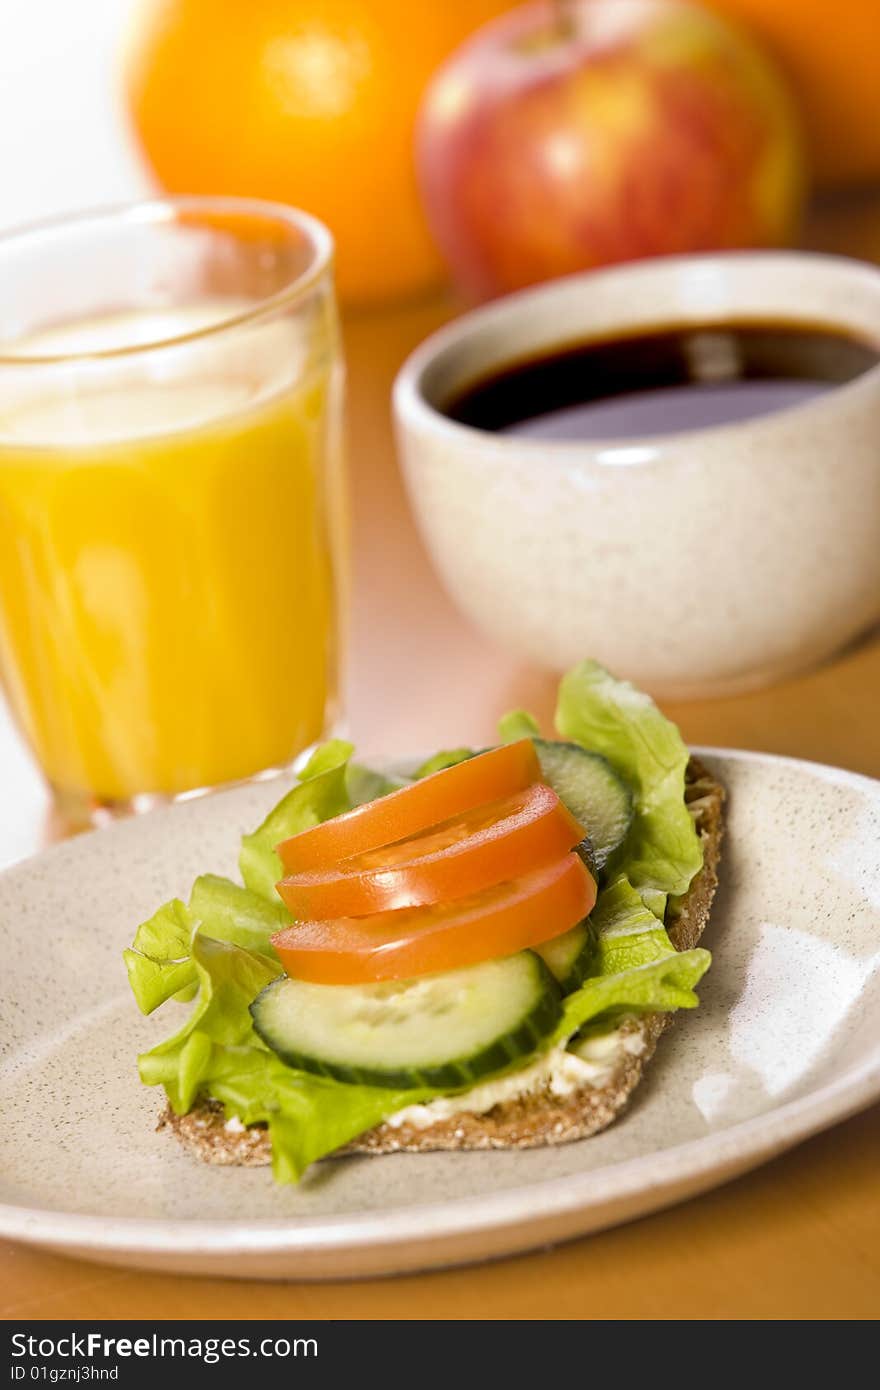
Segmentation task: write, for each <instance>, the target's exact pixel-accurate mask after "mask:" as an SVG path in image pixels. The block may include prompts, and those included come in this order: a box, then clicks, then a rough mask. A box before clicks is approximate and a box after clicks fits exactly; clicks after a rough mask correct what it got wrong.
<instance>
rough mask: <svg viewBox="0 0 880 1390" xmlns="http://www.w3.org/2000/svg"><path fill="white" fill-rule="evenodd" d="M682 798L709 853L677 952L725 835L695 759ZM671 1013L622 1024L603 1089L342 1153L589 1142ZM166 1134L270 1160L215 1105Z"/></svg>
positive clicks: (704, 905) (207, 1152)
mask: <svg viewBox="0 0 880 1390" xmlns="http://www.w3.org/2000/svg"><path fill="white" fill-rule="evenodd" d="M685 799H686V801H687V805H688V809H689V811H690V813H691V815H692V817H693V819H694V824H695V826H696V829H697V833H698V834H699V836H700V841H701V843H702V847H703V867H702V869H701V870H700V872H699V873H698V874H697V876H696V878H695V879H694V881H693V883H692V884H691V886H690V889H689V890H688V892H687V893H686V894H685V896H684V897H683V898H681V899H679V900H678V901H677V902H676V903H675V904H674V906H673V907H672V909H671V910H670V912H668V913H667V920H666V927H667V930H668V932H669V936H670V938H671V940H672V944H673V945H674V946H675V948H676V950H678V951H688V950H690V949H691V948H692V947H694V946H696V945H697V943H698V941H699V940H700V937H701V936H702V934H703V930H704V928H705V926H706V923H707V922H708V920H709V911H710V908H711V906H712V899H713V897H714V895H715V888H716V886H717V882H718V860H719V856H720V849H721V837H722V832H723V803H724V789H723V787H722V786H721V785H720V783H718V782H717V781H715V779H714V778H713V777H712V776H711V775H710V774H709V772H708V771H707V769H706V768H705V767H704V766H703V764H702V763H701V762H699V760H698V759H697V758H693V757H692V758H691V760H690V762H689V764H688V768H687V774H686V780H685ZM674 1017H675V1015H674V1014H669V1013H665V1014H660V1013H656V1014H646V1015H644V1016H642V1017H641V1018H632V1019H628V1020H627V1021H626V1022H625V1023H624V1025H623V1026H622V1029H621V1033H622V1036H623V1039H624V1046H623V1047H622V1048H621V1049H620V1053H619V1057H618V1059H617V1060H616V1062H615V1063H614V1064H613V1068H612V1071H611V1074H610V1076H608V1078H607V1079H606V1080H604V1081H603V1082H602V1084H601V1085H589V1086H581V1087H579V1088H578V1089H577V1090H575V1091H572V1092H570V1093H569V1094H568V1095H565V1096H557V1095H554V1094H553V1092H552V1091H551V1090H550V1087H549V1085H548V1084H545V1085H544V1086H543V1087H542V1088H540V1089H536V1090H533V1091H529V1092H528V1094H526V1095H523V1096H519V1097H517V1098H515V1099H511V1100H505V1101H502V1102H500V1103H499V1104H497V1105H495V1106H493V1108H492V1109H491V1110H488V1111H486V1112H485V1113H484V1114H473V1113H468V1112H466V1111H461V1112H458V1113H456V1114H453V1115H451V1116H448V1117H444V1118H442V1119H438V1120H437V1121H435V1122H434V1123H432V1124H430V1125H427V1126H421V1125H415V1124H411V1123H403V1124H398V1125H397V1126H394V1125H391V1124H389V1123H388V1122H387V1121H386V1122H384V1123H383V1124H380V1125H376V1126H375V1128H373V1129H371V1130H368V1131H367V1132H366V1133H365V1134H362V1135H360V1136H359V1137H358V1138H357V1139H355V1140H354V1141H353V1142H352V1143H350V1144H348V1145H347V1146H346V1147H345V1148H344V1149H340V1150H339V1151H338V1152H339V1153H340V1154H352V1153H361V1154H386V1153H398V1152H408V1153H424V1152H427V1151H429V1150H431V1149H526V1148H534V1147H536V1146H538V1145H542V1144H565V1143H568V1142H570V1141H571V1140H574V1139H585V1138H587V1136H588V1135H590V1134H595V1133H597V1131H599V1130H601V1129H605V1127H606V1126H607V1125H609V1124H611V1122H612V1120H614V1119H615V1118H616V1117H617V1116H618V1115H619V1114H620V1112H621V1111H622V1110H623V1109H624V1107H625V1106H626V1104H627V1102H628V1101H629V1098H630V1096H631V1095H632V1093H633V1091H634V1090H635V1088H636V1086H637V1085H638V1083H639V1081H640V1080H641V1078H642V1074H643V1072H644V1070H645V1067H646V1066H647V1064H648V1062H649V1061H650V1060H651V1057H652V1055H653V1053H654V1049H655V1047H656V1046H657V1041H658V1039H659V1037H660V1035H661V1033H663V1031H664V1029H666V1028H668V1027H669V1025H670V1024H671V1023H672V1021H673V1019H674ZM159 1128H160V1129H163V1128H167V1129H170V1130H172V1131H173V1133H174V1134H176V1136H177V1138H178V1139H179V1140H180V1141H181V1143H182V1144H183V1145H184V1147H185V1148H186V1149H187V1150H188V1151H189V1152H190V1153H191V1154H193V1155H194V1156H195V1157H197V1158H200V1159H201V1160H202V1161H203V1162H205V1163H217V1164H238V1165H245V1166H258V1165H262V1164H267V1163H269V1162H271V1157H272V1154H271V1146H270V1141H269V1135H268V1131H267V1129H266V1127H265V1126H264V1125H252V1126H250V1127H249V1128H244V1127H243V1126H241V1125H239V1124H237V1123H236V1122H232V1124H231V1127H230V1125H227V1123H226V1122H225V1119H224V1114H223V1108H222V1106H220V1105H218V1104H217V1103H216V1102H215V1101H211V1100H207V1099H205V1100H201V1101H199V1102H198V1103H197V1104H196V1106H195V1107H194V1109H192V1110H191V1111H190V1112H189V1113H188V1114H187V1115H175V1114H174V1112H173V1111H172V1110H171V1109H170V1107H166V1109H165V1110H164V1112H163V1114H162V1116H161V1118H160V1121H159Z"/></svg>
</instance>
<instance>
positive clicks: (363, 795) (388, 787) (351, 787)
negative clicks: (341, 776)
mask: <svg viewBox="0 0 880 1390" xmlns="http://www.w3.org/2000/svg"><path fill="white" fill-rule="evenodd" d="M345 785H346V789H347V791H348V799H349V801H350V802H351V804H352V806H363V804H364V802H365V801H375V800H376V799H377V798H378V797H380V796H387V795H388V793H389V792H396V791H399V790H400V788H401V787H405V786H406V782H405V781H404V779H403V778H402V777H386V776H385V774H384V773H383V772H376V771H375V770H374V769H373V768H371V767H364V766H363V765H362V764H361V763H349V764H348V770H347V772H346V774H345Z"/></svg>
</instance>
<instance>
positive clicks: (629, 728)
mask: <svg viewBox="0 0 880 1390" xmlns="http://www.w3.org/2000/svg"><path fill="white" fill-rule="evenodd" d="M556 727H557V729H558V730H559V733H560V734H561V735H562V737H563V738H568V739H573V740H574V741H575V742H576V743H581V744H583V745H584V747H585V748H589V749H592V750H593V751H594V752H596V753H602V754H603V755H604V756H605V757H606V758H607V759H608V761H609V762H610V763H612V764H613V766H614V767H615V768H617V770H618V771H619V772H620V773H622V775H623V776H624V777H625V778H626V780H627V781H628V782H629V784H630V786H631V787H632V789H633V794H634V798H635V816H634V818H633V824H632V828H631V829H630V832H629V834H628V835H627V838H626V840H625V841H624V843H623V844H622V845H621V847H620V849H619V850H618V851H617V853H616V855H615V857H614V861H613V864H612V865H611V868H612V869H615V868H616V869H618V870H620V871H621V872H623V873H625V874H626V876H627V878H628V879H629V881H630V883H631V884H632V885H633V887H635V888H637V889H638V891H639V893H640V894H641V896H642V898H643V899H644V901H645V902H646V904H647V905H648V907H650V909H651V911H652V912H653V913H654V914H655V916H657V917H659V918H660V919H661V920H662V918H663V915H664V912H665V908H666V898H667V895H668V894H673V895H675V896H679V895H680V894H682V893H686V892H687V890H688V887H689V886H690V883H691V880H692V879H693V877H694V875H695V874H697V873H698V872H699V870H700V868H701V867H702V863H703V854H702V850H701V848H700V841H699V837H698V836H697V832H696V830H695V829H694V823H693V821H692V819H691V816H690V814H689V812H688V809H687V806H686V805H685V800H684V774H685V768H686V767H687V763H688V756H689V754H688V750H687V748H686V746H685V744H684V742H683V740H682V737H681V734H680V733H679V732H678V729H677V728H676V727H675V725H674V724H672V723H671V722H670V721H669V720H668V719H666V718H665V717H664V716H663V715H662V714H661V713H660V711H659V710H658V708H657V706H656V705H655V704H654V702H653V700H652V699H651V698H650V696H648V695H645V694H643V692H642V691H640V690H637V689H636V688H635V686H633V685H630V683H629V682H628V681H618V680H615V679H614V677H613V676H610V675H609V674H608V672H607V671H606V670H605V669H604V668H603V667H602V666H600V665H599V664H598V662H595V661H583V662H581V664H580V665H579V666H576V667H575V668H574V670H573V671H570V672H569V673H568V675H567V676H564V677H563V679H562V682H561V684H560V687H559V699H558V703H557V707H556Z"/></svg>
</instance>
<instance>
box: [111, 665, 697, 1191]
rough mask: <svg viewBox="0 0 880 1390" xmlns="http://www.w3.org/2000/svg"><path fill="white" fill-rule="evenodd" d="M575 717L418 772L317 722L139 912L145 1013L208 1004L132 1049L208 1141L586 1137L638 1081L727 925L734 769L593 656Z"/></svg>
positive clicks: (255, 1159) (201, 1152) (346, 1148)
mask: <svg viewBox="0 0 880 1390" xmlns="http://www.w3.org/2000/svg"><path fill="white" fill-rule="evenodd" d="M556 726H557V730H558V733H559V740H547V739H543V738H541V737H539V736H538V729H537V726H536V724H535V722H534V720H532V719H531V718H530V716H528V715H526V714H524V713H521V712H519V713H515V714H512V715H508V716H506V717H505V718H504V719H503V720H502V721H501V725H500V737H501V742H500V744H499V745H498V746H497V747H496V748H491V749H487V750H483V751H473V750H471V749H456V750H455V751H454V752H452V753H440V754H438V755H437V756H436V757H434V758H432V759H431V760H430V761H429V762H427V763H425V764H424V765H423V766H422V767H420V768H418V769H416V770H414V771H412V770H410V771H408V772H407V774H406V775H404V774H403V773H401V774H400V775H399V776H389V775H388V774H387V772H375V771H372V770H370V769H367V768H364V767H362V766H360V765H358V764H356V763H353V762H352V761H351V753H352V749H351V747H350V745H348V744H345V743H342V742H341V741H338V740H336V741H333V742H331V743H328V744H325V745H324V746H323V747H321V748H319V749H318V750H317V752H316V753H315V754H314V755H313V757H312V758H311V760H310V762H309V763H308V765H307V766H306V767H305V768H304V770H303V771H302V773H301V774H300V780H299V782H298V784H297V785H296V786H295V787H294V788H293V790H292V791H290V792H289V793H288V794H287V795H286V796H285V797H284V799H283V800H282V801H281V802H280V803H279V805H278V806H276V807H275V809H274V810H273V811H272V812H271V813H270V814H269V815H268V816H267V818H266V819H265V821H264V822H263V824H262V825H261V826H260V827H259V829H258V830H256V831H255V832H254V833H253V834H250V835H246V836H245V837H244V839H243V842H242V848H241V856H240V860H239V865H240V870H241V876H242V879H243V884H238V883H234V882H232V881H231V880H230V879H225V878H220V877H217V876H215V875H213V874H205V875H203V876H202V877H200V878H198V879H197V880H196V882H195V884H194V885H193V888H192V892H191V894H190V897H189V901H188V903H186V904H185V903H184V902H183V901H181V900H179V899H174V900H173V901H171V902H169V903H166V904H165V906H164V907H162V908H160V909H159V911H158V912H157V913H156V914H155V916H153V917H152V918H151V919H150V920H149V921H148V922H145V923H144V924H143V925H142V926H140V927H139V928H138V931H137V934H136V936H135V939H134V943H133V946H132V948H131V950H128V951H126V953H125V959H126V966H127V969H128V975H129V980H130V982H131V986H132V989H133V991H134V994H135V998H136V999H137V1002H138V1004H139V1006H140V1008H141V1009H142V1010H143V1012H144V1013H151V1012H152V1011H153V1010H154V1009H155V1008H156V1007H157V1006H158V1005H160V1004H162V1003H164V1002H165V1001H166V1000H168V999H177V1000H185V1001H188V1002H189V1003H190V1004H191V1011H190V1013H189V1015H188V1017H187V1019H186V1021H185V1023H184V1024H183V1026H182V1027H181V1028H180V1029H179V1031H178V1032H176V1033H175V1034H174V1036H173V1037H171V1038H169V1039H168V1040H167V1041H165V1042H162V1043H160V1044H159V1045H158V1046H157V1047H154V1048H152V1049H151V1050H150V1051H149V1052H146V1053H144V1054H143V1055H142V1056H141V1057H140V1058H139V1060H138V1065H139V1069H140V1075H141V1078H142V1080H143V1081H144V1082H146V1084H147V1085H162V1086H163V1087H164V1089H165V1094H166V1096H167V1102H168V1104H167V1109H166V1111H165V1113H164V1115H163V1117H162V1120H161V1122H160V1126H165V1127H168V1128H170V1129H171V1130H173V1131H174V1132H175V1133H176V1134H177V1136H178V1137H179V1138H180V1139H181V1140H182V1141H183V1143H184V1144H185V1145H186V1147H187V1148H188V1149H190V1150H191V1151H192V1152H193V1153H194V1154H195V1155H197V1156H198V1157H199V1158H201V1159H204V1160H205V1161H207V1162H209V1163H237V1164H260V1163H269V1162H271V1163H272V1165H273V1168H274V1172H275V1177H276V1178H277V1179H278V1180H279V1181H281V1182H289V1181H295V1180H297V1179H298V1178H299V1177H300V1176H301V1175H302V1173H303V1172H304V1170H305V1169H306V1168H307V1167H308V1166H309V1164H310V1163H312V1162H313V1161H315V1160H316V1159H319V1158H322V1157H324V1156H325V1155H329V1154H338V1153H340V1152H345V1153H352V1152H358V1153H374V1154H380V1153H390V1152H395V1151H399V1150H414V1151H415V1150H427V1149H486V1148H508V1147H510V1148H515V1147H528V1146H532V1145H536V1144H556V1143H562V1142H565V1141H567V1140H572V1139H581V1138H583V1137H585V1136H586V1135H589V1134H592V1133H594V1132H595V1131H596V1130H599V1129H602V1128H604V1126H606V1125H607V1124H609V1123H610V1122H611V1121H612V1120H613V1119H614V1117H615V1116H616V1115H617V1114H618V1113H619V1112H620V1110H621V1109H622V1108H623V1107H624V1106H625V1104H626V1102H627V1099H628V1097H629V1096H630V1094H631V1093H632V1091H633V1088H634V1087H635V1086H636V1085H637V1083H638V1081H639V1079H640V1077H641V1075H642V1073H643V1070H644V1068H645V1065H646V1063H647V1062H648V1060H649V1058H650V1057H651V1054H652V1053H653V1051H654V1047H655V1045H656V1042H657V1039H658V1037H659V1035H660V1033H661V1032H662V1030H663V1028H664V1027H665V1026H666V1024H667V1023H668V1021H669V1020H670V1018H671V1015H672V1013H673V1012H674V1011H675V1010H677V1009H689V1008H693V1007H694V1006H695V1005H696V1004H697V997H696V995H695V993H694V987H695V986H696V984H697V982H698V981H699V979H700V977H701V976H702V975H703V973H704V972H705V970H706V969H707V967H708V965H709V961H710V957H709V953H708V952H707V951H705V950H702V949H700V948H699V947H698V945H697V943H698V941H699V938H700V936H701V934H702V931H703V928H704V927H705V925H706V921H707V919H708V915H709V908H710V905H711V901H712V896H713V893H714V890H715V883H716V866H717V862H718V852H719V842H720V838H721V812H722V799H723V792H722V789H721V787H720V786H719V785H718V784H717V783H716V782H715V781H714V780H713V778H712V777H711V776H710V775H709V774H708V773H707V772H706V770H705V769H704V768H703V767H702V766H701V765H700V764H699V763H698V762H697V760H696V759H694V758H691V757H689V755H688V751H687V749H686V748H685V745H684V744H683V742H682V740H681V737H680V735H679V733H678V730H677V729H676V728H675V726H674V725H673V724H671V723H669V721H668V720H666V719H665V718H664V717H663V715H662V714H661V713H660V712H659V710H658V709H657V708H656V706H655V705H654V704H653V703H652V701H651V700H650V699H649V698H648V697H647V696H646V695H644V694H642V693H641V692H639V691H637V690H636V689H634V688H633V687H632V686H631V685H629V684H627V683H625V682H621V681H617V680H614V679H613V678H612V677H611V676H610V675H608V673H607V672H606V671H604V670H603V669H602V667H600V666H598V665H597V664H596V663H595V662H589V661H588V662H584V663H582V664H581V665H580V666H578V667H576V668H575V670H573V671H571V672H570V673H569V674H568V675H567V676H566V677H565V678H564V679H563V681H562V683H561V686H560V690H559V701H558V708H557V717H556Z"/></svg>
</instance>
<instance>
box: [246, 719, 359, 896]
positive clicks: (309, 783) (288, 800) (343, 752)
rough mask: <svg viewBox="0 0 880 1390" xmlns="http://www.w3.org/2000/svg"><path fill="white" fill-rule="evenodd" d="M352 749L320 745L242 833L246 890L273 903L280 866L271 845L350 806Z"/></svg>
mask: <svg viewBox="0 0 880 1390" xmlns="http://www.w3.org/2000/svg"><path fill="white" fill-rule="evenodd" d="M352 751H353V750H352V746H351V744H350V743H345V742H344V741H343V740H342V739H332V740H331V741H330V742H329V743H325V744H322V745H321V747H320V748H318V749H316V750H315V752H314V754H313V755H312V757H311V759H310V761H309V762H308V763H307V764H306V766H305V767H304V768H303V770H302V772H301V773H300V780H299V782H298V783H297V785H296V786H295V787H294V788H293V790H292V791H289V792H288V793H287V795H286V796H285V797H284V798H283V799H282V800H281V801H279V803H278V805H277V806H276V807H275V808H274V809H273V810H271V811H270V812H269V814H268V816H267V817H266V819H265V820H264V821H263V823H262V825H260V826H259V827H258V828H257V829H256V830H255V831H254V832H253V833H252V834H250V835H245V836H243V838H242V842H241V854H240V855H239V860H238V867H239V870H240V871H241V876H242V878H243V879H244V881H245V885H246V886H247V887H248V888H249V889H250V891H251V892H252V893H256V894H257V895H258V896H259V897H262V898H267V899H268V900H269V901H270V902H272V903H274V902H277V901H278V895H277V893H276V892H275V884H276V883H277V882H278V880H279V879H280V878H281V877H282V876H283V873H284V870H283V869H282V867H281V860H280V859H279V858H278V855H277V854H276V853H275V846H276V845H277V844H280V842H281V841H282V840H286V839H288V838H289V837H290V836H291V835H296V834H298V833H299V831H300V830H308V829H310V827H311V826H313V825H319V824H320V822H321V821H325V820H329V819H330V818H331V817H332V816H338V815H341V814H342V812H343V811H350V810H351V806H352V802H351V798H350V796H349V792H348V783H347V780H346V773H347V768H348V760H349V758H350V757H351V754H352Z"/></svg>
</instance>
